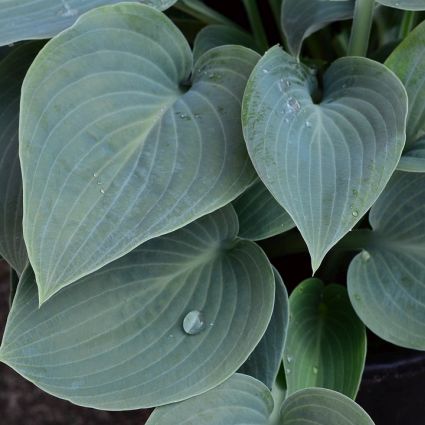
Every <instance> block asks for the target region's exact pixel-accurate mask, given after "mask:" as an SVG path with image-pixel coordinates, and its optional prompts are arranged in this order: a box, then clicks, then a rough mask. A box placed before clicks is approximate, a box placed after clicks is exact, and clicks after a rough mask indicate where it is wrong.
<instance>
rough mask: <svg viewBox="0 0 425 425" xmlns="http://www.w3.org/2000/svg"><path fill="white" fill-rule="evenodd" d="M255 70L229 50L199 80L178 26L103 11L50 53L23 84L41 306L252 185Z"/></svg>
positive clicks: (208, 61) (28, 214)
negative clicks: (244, 120)
mask: <svg viewBox="0 0 425 425" xmlns="http://www.w3.org/2000/svg"><path fill="white" fill-rule="evenodd" d="M158 28H161V31H158ZM257 60H258V55H257V54H256V53H254V52H253V51H252V50H249V49H246V48H244V47H241V46H223V47H219V48H216V49H214V50H212V51H210V52H208V53H207V54H205V55H203V56H202V57H201V58H200V59H199V60H198V61H197V63H196V64H195V66H194V68H193V69H194V70H193V73H192V54H191V52H190V49H189V45H188V44H187V42H186V40H185V39H184V37H183V35H182V34H181V33H180V31H179V30H178V29H177V28H176V27H175V26H174V24H173V23H172V22H171V21H170V20H169V19H168V18H167V17H166V16H165V15H163V14H162V13H161V12H158V11H156V10H154V9H152V8H150V7H147V6H143V5H137V4H130V3H124V4H120V5H116V6H105V7H103V8H98V9H96V10H94V11H91V12H89V13H87V14H86V15H84V16H83V17H81V19H79V21H78V22H77V23H76V24H75V26H74V27H72V28H71V29H69V30H67V31H65V32H63V33H61V34H60V35H59V36H58V37H56V38H55V39H53V40H52V41H51V42H50V43H48V45H47V46H46V47H45V48H44V49H43V50H42V52H41V53H40V55H39V56H38V57H37V59H36V61H35V62H34V64H33V66H32V67H31V69H30V71H29V74H28V75H27V78H26V79H25V82H24V87H23V98H22V113H21V127H20V137H21V144H20V155H21V162H22V165H23V179H24V211H25V213H24V236H25V241H26V243H27V247H28V253H29V258H30V262H31V264H32V267H33V269H34V272H35V275H36V280H37V284H38V285H39V293H40V300H41V301H44V300H46V299H48V298H49V297H50V296H51V295H52V294H54V293H55V292H57V291H58V290H59V289H60V288H62V287H64V286H66V285H67V284H69V283H72V282H73V281H75V280H76V279H78V278H80V277H83V276H85V275H87V274H88V273H90V272H93V271H95V270H97V269H99V268H100V267H102V266H103V265H105V264H107V263H109V262H111V261H113V260H114V259H116V258H119V257H120V256H122V255H124V254H126V253H127V252H129V251H130V250H132V249H133V248H135V247H136V246H138V245H139V244H141V243H142V242H144V241H146V240H148V239H151V238H153V237H156V236H159V235H162V234H165V233H168V232H170V231H173V230H176V229H178V228H180V227H182V226H184V225H186V224H187V223H189V222H191V221H193V220H195V219H196V218H198V217H200V216H202V215H204V214H207V213H209V212H211V211H214V210H216V209H218V208H220V207H222V206H223V205H225V204H227V203H228V202H230V201H232V200H233V199H234V198H236V197H237V196H238V195H239V194H240V193H241V192H243V191H244V190H245V188H246V187H248V186H249V184H251V182H252V180H253V178H254V176H255V172H254V170H253V168H252V166H251V163H250V160H249V157H248V154H247V152H246V147H245V144H244V141H243V136H242V129H241V126H240V124H238V123H240V108H241V105H240V103H241V98H242V94H243V91H244V88H245V84H246V80H247V78H248V76H249V74H250V71H251V69H252V68H253V66H254V64H255V63H256V61H257ZM189 79H190V81H189ZM188 84H190V85H191V87H190V88H189V87H187V85H188Z"/></svg>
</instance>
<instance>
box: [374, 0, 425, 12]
mask: <svg viewBox="0 0 425 425" xmlns="http://www.w3.org/2000/svg"><path fill="white" fill-rule="evenodd" d="M376 1H377V2H378V3H381V4H383V5H384V6H389V7H395V8H396V9H402V10H425V1H424V0H376Z"/></svg>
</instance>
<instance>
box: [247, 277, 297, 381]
mask: <svg viewBox="0 0 425 425" xmlns="http://www.w3.org/2000/svg"><path fill="white" fill-rule="evenodd" d="M273 273H274V277H275V284H276V293H275V300H274V308H273V314H272V318H271V319H270V323H269V326H268V327H267V331H266V333H265V334H264V336H263V338H261V341H260V343H259V344H258V345H257V347H256V348H255V350H254V351H253V352H252V353H251V354H250V356H249V358H248V360H247V361H246V362H245V363H244V364H243V366H242V367H241V368H240V369H239V372H240V373H244V374H246V375H250V376H253V377H254V378H256V379H258V380H259V381H261V382H263V383H264V384H265V385H267V387H268V388H270V389H271V388H272V386H273V384H274V382H275V380H276V376H277V373H278V371H279V367H280V365H281V364H282V357H283V347H284V345H285V339H286V332H287V328H288V319H289V309H288V293H287V292H286V288H285V284H284V283H283V280H282V278H281V277H280V275H279V272H278V271H277V270H276V269H273Z"/></svg>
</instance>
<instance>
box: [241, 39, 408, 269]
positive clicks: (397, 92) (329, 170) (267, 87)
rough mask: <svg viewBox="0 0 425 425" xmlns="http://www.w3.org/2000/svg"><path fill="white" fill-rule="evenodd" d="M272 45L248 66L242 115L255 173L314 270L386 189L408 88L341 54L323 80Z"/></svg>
mask: <svg viewBox="0 0 425 425" xmlns="http://www.w3.org/2000/svg"><path fill="white" fill-rule="evenodd" d="M316 96H318V83H317V80H316V78H315V76H314V75H313V74H312V72H311V70H310V69H309V68H307V67H306V66H304V65H302V64H300V63H298V62H297V60H296V59H295V58H293V57H292V56H290V55H288V54H287V53H285V52H284V51H282V50H281V49H280V48H279V47H277V46H276V47H273V48H272V49H270V50H269V51H268V52H267V53H266V54H265V56H264V57H263V58H262V59H261V60H260V62H259V63H258V64H257V66H256V67H255V69H254V71H253V73H252V74H251V77H250V79H249V81H248V85H247V88H246V91H245V96H244V101H243V113H242V121H243V127H244V134H245V140H246V142H247V145H248V151H249V154H250V156H251V159H252V161H253V163H254V166H255V168H256V169H257V172H258V174H259V176H260V178H261V179H262V181H263V182H264V184H265V185H266V186H267V188H268V189H269V190H270V192H271V193H272V194H273V196H274V197H275V198H276V199H277V200H278V201H279V202H280V204H281V205H282V206H283V207H284V208H285V210H286V211H287V212H288V213H289V215H290V216H291V217H292V219H293V220H294V222H295V224H296V225H297V227H298V228H299V230H300V232H301V234H302V236H303V238H304V239H305V241H306V243H307V245H308V248H309V251H310V255H311V257H312V267H313V270H314V271H315V270H317V268H318V267H319V265H320V263H321V261H322V259H323V257H324V256H325V254H326V253H327V252H328V251H329V249H330V248H332V246H333V245H335V243H336V242H338V241H339V240H340V239H341V238H342V237H343V236H344V235H345V234H346V233H347V232H348V231H349V230H350V229H351V228H352V227H353V226H354V225H355V224H356V223H357V222H358V221H359V220H360V218H361V217H362V216H363V215H364V214H365V213H366V211H368V209H369V208H370V207H371V206H372V205H373V203H374V202H375V201H376V199H377V198H378V196H379V194H380V193H381V192H382V190H383V189H384V187H385V185H386V184H387V182H388V180H389V178H390V177H391V175H392V173H393V172H394V169H395V167H396V165H397V164H398V161H399V159H400V156H401V152H402V150H403V147H404V142H405V128H406V115H407V95H406V91H405V89H404V87H403V85H402V84H401V82H400V81H399V80H398V78H397V77H396V76H395V75H394V74H393V73H392V72H391V71H390V70H388V69H387V68H386V67H385V66H384V65H382V64H379V63H377V62H374V61H372V60H369V59H365V58H354V57H350V58H342V59H339V60H337V61H336V62H335V63H333V64H332V65H331V66H330V68H329V69H328V70H327V71H326V73H325V75H324V79H323V97H322V99H321V100H320V102H317V103H315V101H314V100H315V99H316Z"/></svg>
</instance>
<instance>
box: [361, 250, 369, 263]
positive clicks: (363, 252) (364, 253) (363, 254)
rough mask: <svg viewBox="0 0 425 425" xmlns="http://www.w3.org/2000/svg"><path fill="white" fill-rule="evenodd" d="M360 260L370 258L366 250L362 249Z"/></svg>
mask: <svg viewBox="0 0 425 425" xmlns="http://www.w3.org/2000/svg"><path fill="white" fill-rule="evenodd" d="M361 256H362V260H363V261H369V260H370V254H369V253H368V252H367V251H362V254H361Z"/></svg>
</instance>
